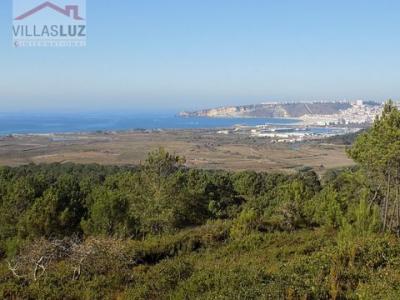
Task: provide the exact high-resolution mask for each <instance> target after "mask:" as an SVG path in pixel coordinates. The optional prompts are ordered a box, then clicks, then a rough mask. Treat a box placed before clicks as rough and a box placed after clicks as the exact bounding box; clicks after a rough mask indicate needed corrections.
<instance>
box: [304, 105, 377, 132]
mask: <svg viewBox="0 0 400 300" xmlns="http://www.w3.org/2000/svg"><path fill="white" fill-rule="evenodd" d="M382 109H383V105H369V104H365V103H364V101H363V100H357V101H354V102H351V107H350V108H348V109H345V110H339V111H338V112H337V113H335V114H329V115H327V114H324V115H320V114H306V115H304V116H302V117H301V118H300V119H301V120H302V122H303V123H304V124H306V125H319V126H327V125H350V124H370V123H372V122H373V121H374V120H375V117H376V116H378V115H380V114H381V113H382Z"/></svg>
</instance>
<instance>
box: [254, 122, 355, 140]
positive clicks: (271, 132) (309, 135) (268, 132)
mask: <svg viewBox="0 0 400 300" xmlns="http://www.w3.org/2000/svg"><path fill="white" fill-rule="evenodd" d="M359 130H360V128H349V127H308V126H293V127H271V126H268V125H261V126H256V127H255V128H253V129H251V131H250V135H251V136H253V137H265V138H269V139H271V141H272V142H276V143H294V142H300V141H307V140H313V139H320V138H324V137H329V136H335V135H341V134H347V133H352V132H357V131H359Z"/></svg>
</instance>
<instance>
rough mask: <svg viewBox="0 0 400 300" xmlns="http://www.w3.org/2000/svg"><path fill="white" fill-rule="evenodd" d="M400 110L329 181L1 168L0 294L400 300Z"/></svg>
mask: <svg viewBox="0 0 400 300" xmlns="http://www.w3.org/2000/svg"><path fill="white" fill-rule="evenodd" d="M399 141H400V112H399V110H398V109H397V108H395V107H394V106H393V105H392V103H391V102H389V103H388V104H387V105H386V106H385V108H384V110H383V113H382V116H381V117H380V118H378V119H377V120H376V121H375V123H374V125H373V126H372V127H371V128H370V129H368V130H366V131H365V132H363V133H362V134H361V135H359V136H358V137H357V138H356V140H355V142H354V143H353V145H352V146H351V147H349V149H348V154H349V156H350V157H352V158H353V159H354V160H355V161H356V162H357V163H358V165H357V166H356V167H352V168H348V169H342V170H332V171H330V172H327V173H326V174H325V175H324V176H323V177H322V178H320V177H319V176H317V174H316V173H315V172H313V171H312V170H310V169H308V168H303V169H301V170H299V171H298V172H297V173H296V174H279V173H266V172H259V173H256V172H253V171H241V172H228V171H211V170H201V169H190V168H187V167H186V165H185V159H183V158H181V157H179V156H176V155H172V154H170V153H168V152H166V151H165V150H163V149H162V148H161V149H158V150H156V151H153V152H151V153H150V154H149V155H148V157H147V159H146V160H145V161H144V162H143V164H141V165H138V166H129V167H128V166H126V167H123V166H120V167H115V166H99V165H76V164H49V165H45V164H44V165H34V164H31V165H25V166H20V167H15V168H12V167H2V168H0V220H1V222H0V298H2V299H399V298H400V243H399V235H400V172H399V171H400V144H399Z"/></svg>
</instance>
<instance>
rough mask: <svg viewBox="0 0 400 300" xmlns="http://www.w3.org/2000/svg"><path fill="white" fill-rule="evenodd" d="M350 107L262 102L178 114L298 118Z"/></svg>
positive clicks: (214, 116) (316, 103) (343, 104)
mask: <svg viewBox="0 0 400 300" xmlns="http://www.w3.org/2000/svg"><path fill="white" fill-rule="evenodd" d="M350 107H351V104H350V103H348V102H314V103H262V104H252V105H242V106H226V107H220V108H212V109H204V110H199V111H193V112H181V113H180V114H179V115H180V116H181V117H211V118H222V117H231V118H258V117H261V118H299V117H301V116H304V115H317V114H319V115H332V114H336V113H338V112H339V111H340V110H346V109H348V108H350Z"/></svg>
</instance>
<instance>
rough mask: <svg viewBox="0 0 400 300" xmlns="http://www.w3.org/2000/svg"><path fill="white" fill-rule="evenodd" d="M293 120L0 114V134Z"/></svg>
mask: <svg viewBox="0 0 400 300" xmlns="http://www.w3.org/2000/svg"><path fill="white" fill-rule="evenodd" d="M297 122H298V121H297V120H291V119H278V118H182V117H178V116H175V115H174V114H149V113H146V114H138V113H1V114H0V135H9V134H35V133H63V132H92V131H123V130H134V129H200V128H204V129H207V128H230V127H232V126H235V125H249V126H255V125H263V124H271V125H288V124H296V123H297Z"/></svg>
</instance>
